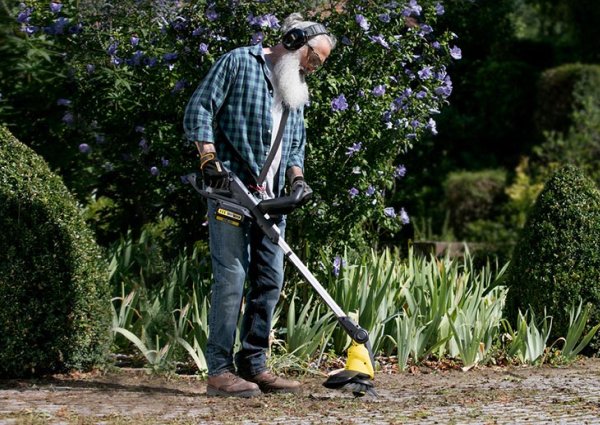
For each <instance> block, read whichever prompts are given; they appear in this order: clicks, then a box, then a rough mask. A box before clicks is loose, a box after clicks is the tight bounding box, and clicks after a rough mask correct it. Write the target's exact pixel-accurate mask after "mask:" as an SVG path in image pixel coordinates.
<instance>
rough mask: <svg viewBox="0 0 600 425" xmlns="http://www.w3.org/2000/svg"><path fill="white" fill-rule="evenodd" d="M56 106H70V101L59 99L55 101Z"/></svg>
mask: <svg viewBox="0 0 600 425" xmlns="http://www.w3.org/2000/svg"><path fill="white" fill-rule="evenodd" d="M56 104H57V105H58V106H69V105H70V104H71V101H70V100H69V99H63V98H60V99H58V100H57V101H56Z"/></svg>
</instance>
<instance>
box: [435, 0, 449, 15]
mask: <svg viewBox="0 0 600 425" xmlns="http://www.w3.org/2000/svg"><path fill="white" fill-rule="evenodd" d="M445 12H446V10H445V9H444V6H443V5H442V4H441V3H436V5H435V14H436V15H443V14H444V13H445Z"/></svg>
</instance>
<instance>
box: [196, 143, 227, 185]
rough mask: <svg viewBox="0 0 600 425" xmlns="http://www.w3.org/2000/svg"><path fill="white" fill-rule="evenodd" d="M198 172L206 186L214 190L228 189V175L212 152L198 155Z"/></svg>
mask: <svg viewBox="0 0 600 425" xmlns="http://www.w3.org/2000/svg"><path fill="white" fill-rule="evenodd" d="M200 170H201V171H202V179H203V180H204V183H205V184H206V185H207V186H210V187H212V188H214V189H228V188H229V173H228V172H227V170H225V167H224V166H223V163H222V162H221V161H219V159H218V158H217V155H216V154H215V153H214V152H209V153H205V154H203V155H200Z"/></svg>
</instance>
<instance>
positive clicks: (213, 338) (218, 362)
mask: <svg viewBox="0 0 600 425" xmlns="http://www.w3.org/2000/svg"><path fill="white" fill-rule="evenodd" d="M214 213H215V203H214V201H209V203H208V228H209V235H210V253H211V258H212V271H213V279H214V281H213V284H212V287H211V290H212V294H211V302H210V312H209V317H208V328H209V335H208V342H207V345H206V361H207V364H208V374H209V375H210V376H215V375H218V374H220V373H223V372H225V371H231V372H233V371H235V368H234V364H233V345H234V343H235V333H236V330H237V322H238V319H239V314H240V307H241V304H242V297H243V292H244V281H245V280H246V273H247V272H248V264H249V255H250V245H249V236H250V235H249V231H250V223H248V222H245V223H243V225H242V226H240V227H235V226H232V225H230V224H227V223H223V222H221V221H218V220H216V219H215V214H214Z"/></svg>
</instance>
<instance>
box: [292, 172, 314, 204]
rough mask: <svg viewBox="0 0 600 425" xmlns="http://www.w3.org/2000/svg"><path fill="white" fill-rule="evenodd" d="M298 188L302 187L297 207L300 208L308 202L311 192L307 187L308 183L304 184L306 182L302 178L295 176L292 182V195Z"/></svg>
mask: <svg viewBox="0 0 600 425" xmlns="http://www.w3.org/2000/svg"><path fill="white" fill-rule="evenodd" d="M298 187H302V201H301V202H300V205H299V206H302V205H304V204H306V203H307V202H308V201H309V200H310V198H311V197H312V193H313V191H312V189H311V188H310V186H309V185H308V183H306V181H304V177H303V176H296V177H294V180H292V193H295V192H296V190H298Z"/></svg>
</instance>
